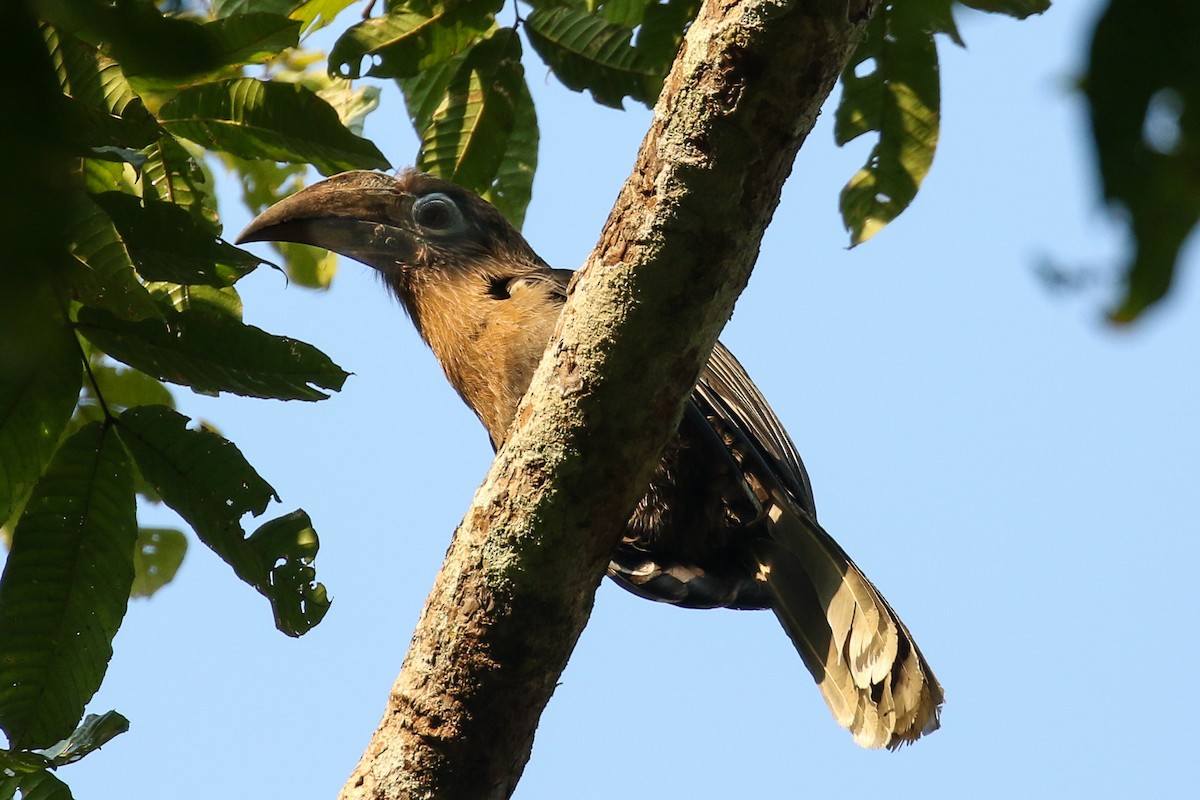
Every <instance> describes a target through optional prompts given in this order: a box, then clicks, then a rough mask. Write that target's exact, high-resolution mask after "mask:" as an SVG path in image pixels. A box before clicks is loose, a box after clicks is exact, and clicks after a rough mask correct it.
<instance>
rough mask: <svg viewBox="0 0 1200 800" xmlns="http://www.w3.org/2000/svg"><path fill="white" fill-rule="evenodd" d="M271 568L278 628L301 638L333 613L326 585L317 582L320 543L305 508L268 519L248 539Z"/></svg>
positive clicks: (272, 595) (273, 603)
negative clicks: (328, 613) (314, 565)
mask: <svg viewBox="0 0 1200 800" xmlns="http://www.w3.org/2000/svg"><path fill="white" fill-rule="evenodd" d="M246 541H247V542H248V543H249V545H250V546H251V547H252V548H254V550H255V551H256V552H257V553H258V556H259V559H260V560H261V562H262V563H264V564H267V565H269V581H270V586H271V589H270V594H269V595H268V596H269V597H270V598H271V608H272V609H273V610H274V612H275V627H277V628H279V630H281V631H283V632H284V633H286V634H288V635H289V636H300V635H301V634H303V633H305V632H307V631H308V630H309V629H311V628H312V627H313V626H315V625H316V624H317V623H319V622H320V621H321V619H322V618H323V617H324V616H325V613H326V612H327V611H328V610H329V605H330V600H329V595H328V593H327V592H326V591H325V585H324V584H322V583H317V582H316V580H317V571H316V569H314V568H313V566H312V564H313V561H314V560H315V559H316V557H317V550H318V549H319V547H320V541H319V540H318V538H317V532H316V531H315V530H314V529H313V526H312V520H311V519H309V516H308V514H306V513H305V512H304V511H303V510H302V509H297V510H296V511H293V512H291V513H290V514H284V515H283V516H282V517H278V518H276V519H273V520H268V521H267V522H264V523H263V524H262V525H260V526H259V527H258V530H256V531H255V532H254V533H252V534H250V538H249V539H247V540H246Z"/></svg>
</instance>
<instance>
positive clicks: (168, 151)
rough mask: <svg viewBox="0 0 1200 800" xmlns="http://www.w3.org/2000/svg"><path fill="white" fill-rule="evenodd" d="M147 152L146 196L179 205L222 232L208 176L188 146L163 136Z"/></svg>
mask: <svg viewBox="0 0 1200 800" xmlns="http://www.w3.org/2000/svg"><path fill="white" fill-rule="evenodd" d="M143 152H144V153H145V154H146V166H145V167H144V168H143V170H142V183H141V185H142V192H141V194H142V196H143V197H145V198H155V199H158V200H162V201H163V202H165V203H172V204H174V205H176V206H179V207H180V208H182V209H185V210H186V211H187V212H188V213H189V214H191V215H192V216H193V217H195V218H196V220H197V221H198V222H200V223H201V224H202V225H204V226H205V227H207V228H208V230H209V232H210V233H212V234H213V235H214V236H215V235H217V234H218V233H220V230H221V226H220V225H219V224H218V222H217V209H216V203H215V201H214V200H213V198H212V196H211V195H210V193H209V192H207V191H205V189H204V184H205V183H207V182H208V177H207V176H206V175H205V173H204V169H203V168H202V167H201V166H200V163H199V162H198V161H197V160H196V159H195V158H193V157H192V155H191V154H190V153H188V151H187V149H186V148H184V146H183V145H182V144H180V143H179V142H178V141H177V140H176V139H175V137H173V136H161V137H159V138H158V139H157V140H155V141H154V143H152V144H151V145H150V146H149V147H147V148H146V149H145V150H144V151H143ZM113 188H118V187H113Z"/></svg>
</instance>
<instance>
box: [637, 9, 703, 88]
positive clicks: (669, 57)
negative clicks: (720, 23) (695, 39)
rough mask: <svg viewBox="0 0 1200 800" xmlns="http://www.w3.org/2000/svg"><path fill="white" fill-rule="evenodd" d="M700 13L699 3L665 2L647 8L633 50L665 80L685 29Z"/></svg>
mask: <svg viewBox="0 0 1200 800" xmlns="http://www.w3.org/2000/svg"><path fill="white" fill-rule="evenodd" d="M699 12H700V0H667V2H665V3H650V4H649V5H647V6H646V11H645V17H644V19H643V20H642V22H641V26H642V28H641V30H640V31H639V32H638V36H637V43H636V44H635V45H634V46H635V47H636V48H637V49H638V52H640V53H642V54H643V57H644V58H645V60H646V63H647V64H648V65H652V66H653V68H654V70H655V71H656V72H658V73H659V74H660V75H662V76H666V74H667V71H668V70H669V69H670V68H671V64H672V62H674V61H675V56H676V54H678V52H679V45H680V43H681V42H682V41H683V36H684V34H685V33H686V32H687V26H688V25H689V24H690V23H691V21H692V20H694V19H695V18H696V14H698V13H699Z"/></svg>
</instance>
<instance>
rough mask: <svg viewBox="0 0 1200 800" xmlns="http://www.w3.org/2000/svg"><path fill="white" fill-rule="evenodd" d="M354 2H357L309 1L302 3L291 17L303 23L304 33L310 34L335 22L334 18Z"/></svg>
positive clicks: (342, 0)
mask: <svg viewBox="0 0 1200 800" xmlns="http://www.w3.org/2000/svg"><path fill="white" fill-rule="evenodd" d="M353 2H355V0H308V2H305V3H301V4H300V5H299V6H298V7H297V8H296V10H295V11H293V12H292V14H291V17H292V19H298V20H300V22H302V23H303V28H302V29H301V32H302V33H309V32H311V31H314V30H316V29H317V28H324V27H325V26H326V25H328V24H329V23H331V22H333V20H334V17H336V16H337V15H338V14H340V13H342V11H344V10H345V9H346V7H347V6H349V5H350V4H351V3H353Z"/></svg>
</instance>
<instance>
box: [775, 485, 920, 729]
mask: <svg viewBox="0 0 1200 800" xmlns="http://www.w3.org/2000/svg"><path fill="white" fill-rule="evenodd" d="M767 518H768V520H769V524H770V528H771V538H770V539H763V540H759V541H757V542H755V543H754V545H753V547H752V553H753V555H754V557H755V559H756V560H757V562H758V564H757V566H758V577H759V579H760V580H762V581H763V582H764V584H765V586H766V587H767V590H768V591H769V593H770V594H771V595H772V597H773V598H774V600H775V602H774V603H773V604H772V607H773V608H774V610H775V614H776V616H777V617H778V618H779V620H780V623H781V624H782V625H783V627H784V629H785V630H786V631H787V633H788V635H789V637H791V639H792V642H793V643H794V644H795V646H796V649H797V650H798V651H799V652H800V655H801V657H802V658H803V659H804V663H805V665H806V666H807V667H808V669H809V671H810V672H811V673H812V675H813V678H814V679H815V680H816V682H817V685H818V687H819V688H820V690H821V693H822V695H823V696H824V697H825V700H826V703H828V705H829V708H830V710H831V711H832V712H833V716H834V718H835V719H836V720H837V721H838V723H839V724H841V725H842V726H843V727H846V728H848V729H849V730H850V732H851V734H852V735H853V736H854V740H855V741H856V742H857V743H858V744H860V745H862V746H863V747H873V748H874V747H888V748H895V747H898V746H900V745H901V744H904V743H906V742H911V741H914V740H915V739H917V738H918V737H919V736H921V735H922V734H924V733H929V732H931V731H933V730H935V729H936V728H937V727H938V716H939V713H940V708H941V704H942V688H941V686H940V685H939V684H938V682H937V679H936V678H935V677H934V675H933V672H932V671H931V670H930V668H929V665H928V664H927V663H926V662H925V659H924V657H923V656H922V655H921V652H920V650H919V649H918V648H917V646H916V643H915V642H913V639H912V636H911V635H910V634H909V632H908V629H907V628H906V627H905V626H904V623H902V622H901V621H900V619H899V618H898V617H897V616H896V613H895V612H894V611H893V610H892V608H891V606H889V605H888V603H887V601H886V600H884V599H883V597H882V596H881V595H880V594H879V592H878V590H876V589H875V587H874V586H873V585H872V584H871V582H870V581H869V580H868V579H867V577H866V576H865V575H863V573H862V572H861V571H860V570H859V569H858V567H857V566H855V564H854V562H853V561H851V560H850V558H849V557H848V556H847V555H846V554H845V552H844V551H843V550H842V549H841V548H840V547H839V546H838V545H837V543H836V542H834V541H833V539H832V538H831V537H830V536H829V534H827V533H825V531H824V530H823V529H822V528H821V527H820V526H819V525H817V524H816V523H815V522H813V521H812V520H811V519H810V518H808V516H807V515H806V514H804V513H803V512H802V511H800V510H799V509H797V508H795V507H794V506H793V505H792V504H791V503H789V502H788V500H787V498H786V497H782V496H779V495H776V496H775V497H774V498H773V502H772V503H771V504H770V507H769V508H768V509H767Z"/></svg>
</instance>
